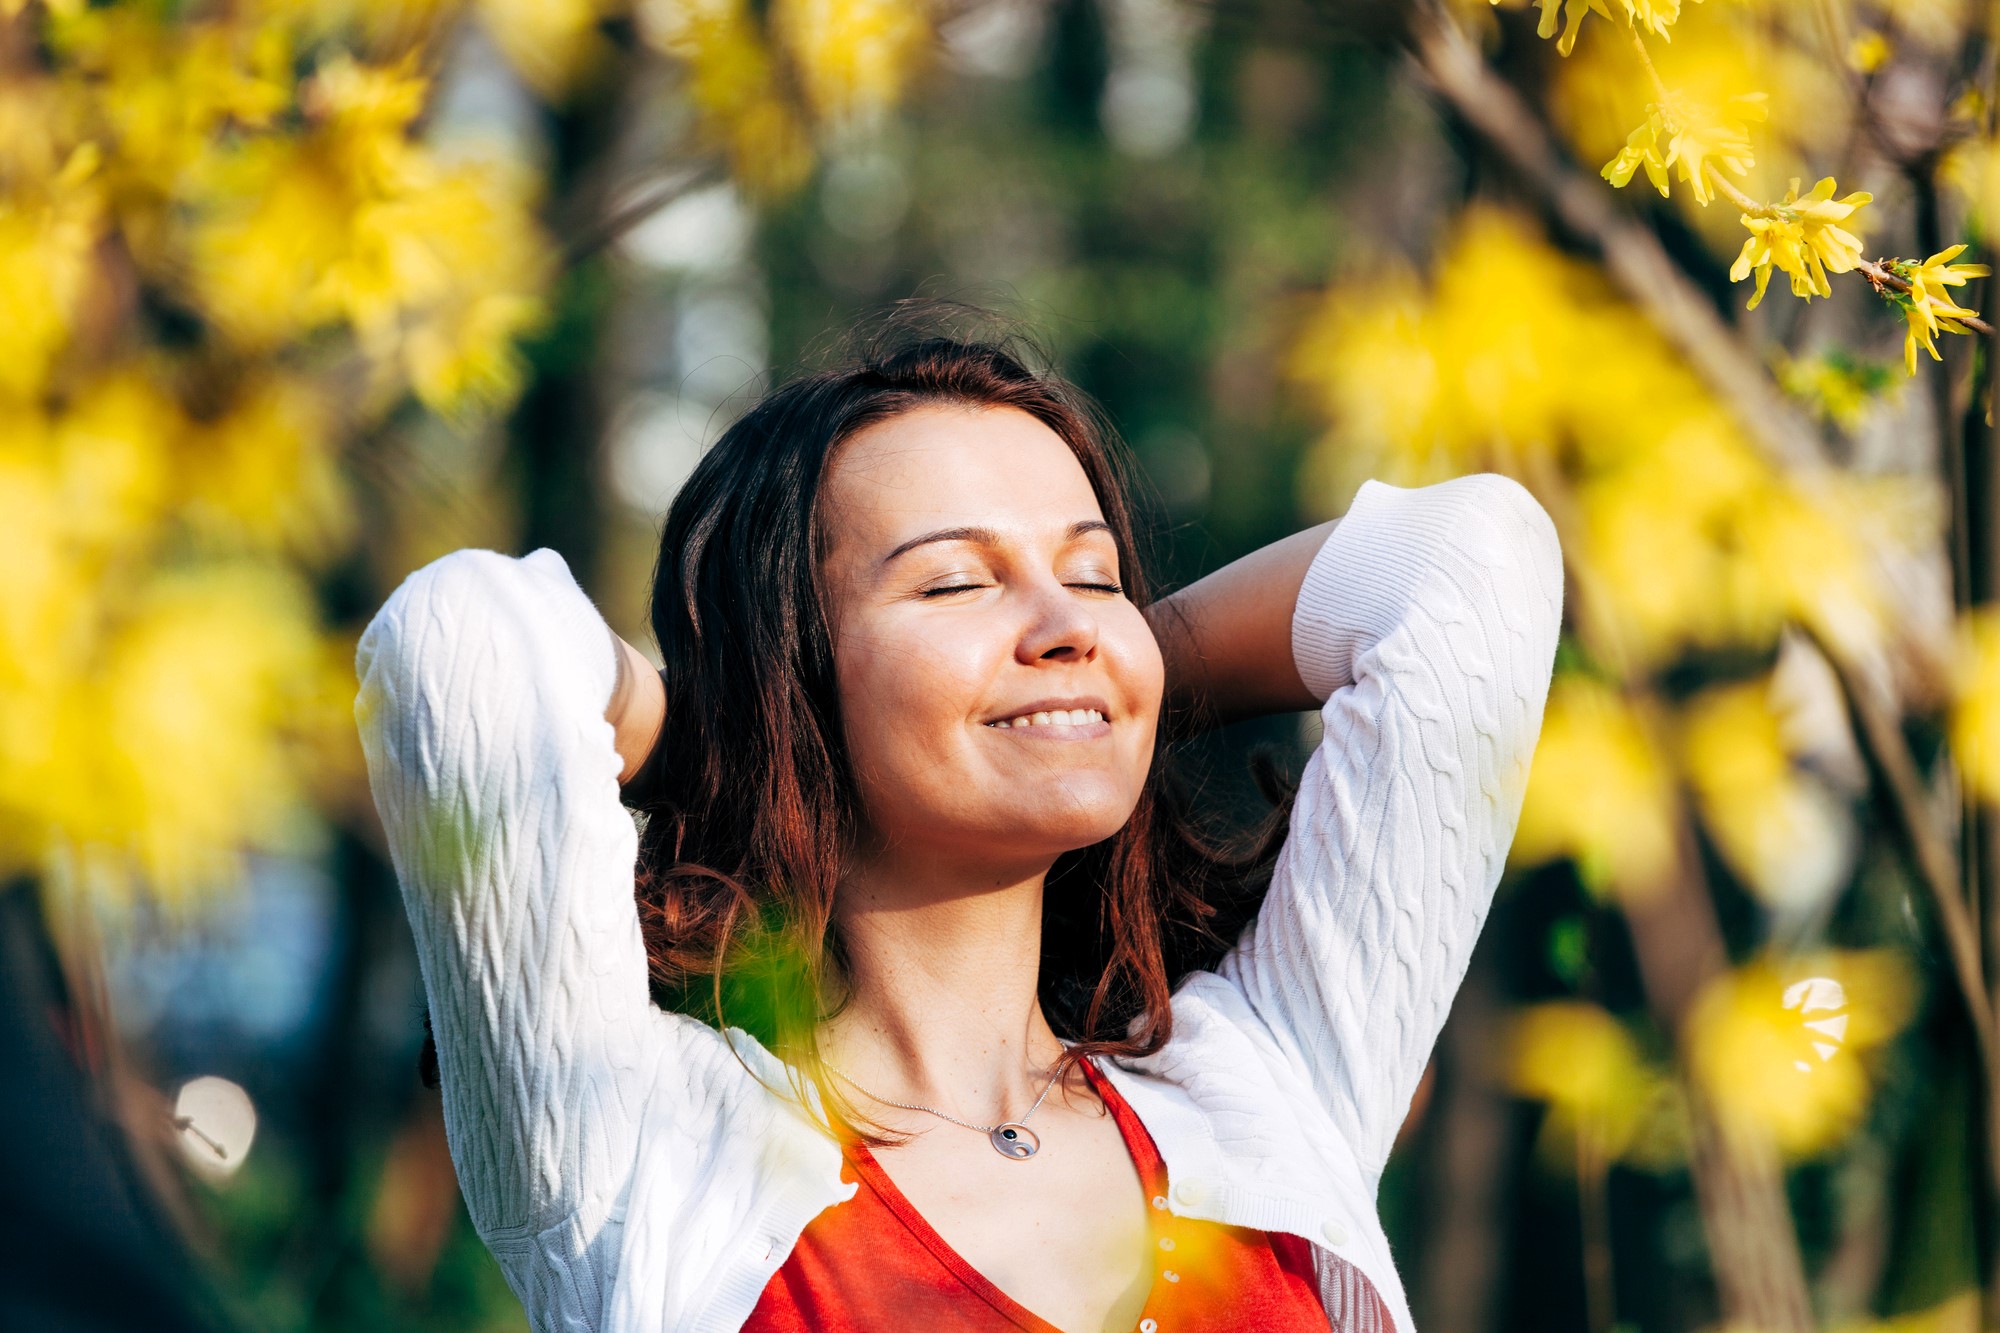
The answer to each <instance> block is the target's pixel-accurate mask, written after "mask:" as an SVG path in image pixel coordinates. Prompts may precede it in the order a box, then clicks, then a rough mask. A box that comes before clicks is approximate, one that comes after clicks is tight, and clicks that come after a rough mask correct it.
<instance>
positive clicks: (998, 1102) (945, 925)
mask: <svg viewBox="0 0 2000 1333" xmlns="http://www.w3.org/2000/svg"><path fill="white" fill-rule="evenodd" d="M1047 873H1048V867H1047V866H1041V867H1038V868H1035V869H1033V870H1032V872H1021V871H1014V872H997V873H996V872H995V871H994V870H993V869H992V868H991V867H982V868H966V867H952V866H947V865H941V864H938V863H935V862H929V863H924V862H917V861H913V860H910V859H891V858H889V857H886V856H878V857H874V858H871V859H870V861H869V862H868V864H866V865H865V866H862V867H860V868H858V869H856V870H854V871H852V872H850V873H849V875H848V876H847V877H845V878H844V879H843V880H842V882H841V886H840V892H839V897H838V899H837V901H836V904H835V912H834V915H835V919H836V921H837V922H838V924H839V928H840V931H841V938H842V941H843V943H844V945H845V948H846V953H847V983H848V988H847V1002H846V1004H845V1006H844V1007H843V1008H842V1009H841V1012H840V1013H839V1014H838V1015H837V1016H836V1017H835V1018H833V1019H832V1020H830V1021H829V1022H828V1023H827V1024H826V1026H825V1028H824V1029H823V1030H822V1034H821V1042H822V1047H821V1048H822V1050H823V1051H824V1052H825V1054H826V1056H827V1058H828V1059H829V1060H831V1061H832V1062H833V1063H834V1064H835V1065H837V1066H838V1067H839V1068H840V1069H841V1070H842V1071H844V1072H845V1073H846V1074H847V1075H849V1076H850V1077H851V1078H852V1079H853V1080H854V1081H855V1082H856V1083H858V1084H859V1085H860V1086H861V1087H862V1088H866V1089H867V1090H868V1092H870V1093H875V1094H878V1095H879V1096H882V1097H887V1098H891V1099H894V1100H896V1101H900V1102H911V1103H915V1104H918V1105H923V1106H929V1107H933V1108H935V1109H937V1110H940V1111H945V1112H948V1113H950V1114H952V1115H955V1116H958V1117H959V1118H960V1119H964V1120H970V1121H974V1122H975V1123H978V1124H995V1123H998V1122H999V1121H1001V1120H1004V1119H1009V1118H1015V1117H1019V1116H1021V1115H1023V1114H1025V1113H1026V1112H1027V1110H1028V1107H1029V1104H1030V1103H1032V1102H1033V1100H1034V1098H1035V1096H1036V1095H1037V1094H1038V1093H1040V1092H1041V1090H1042V1087H1043V1084H1044V1083H1045V1082H1046V1081H1047V1079H1048V1077H1049V1073H1050V1071H1051V1070H1052V1069H1053V1067H1054V1065H1055V1062H1056V1060H1057V1059H1058V1058H1060V1056H1061V1054H1062V1044H1061V1043H1060V1042H1059V1041H1058V1040H1057V1039H1056V1036H1055V1033H1054V1032H1053V1031H1051V1030H1050V1028H1049V1025H1048V1021H1047V1020H1046V1019H1045V1018H1044V1017H1043V1016H1042V1007H1041V1002H1040V1001H1039V999H1038V998H1037V995H1036V983H1037V981H1038V980H1039V978H1040V973H1041V952H1042V885H1043V880H1044V878H1045V877H1046V875H1047ZM848 1091H849V1092H853V1091H854V1089H853V1088H851V1087H850V1088H849V1089H848ZM855 1101H856V1106H857V1108H858V1109H859V1110H860V1111H862V1113H863V1114H871V1115H872V1114H875V1113H877V1112H879V1111H880V1110H881V1108H880V1107H879V1105H877V1104H876V1103H874V1102H873V1101H871V1099H870V1098H868V1097H866V1096H857V1097H856V1099H855Z"/></svg>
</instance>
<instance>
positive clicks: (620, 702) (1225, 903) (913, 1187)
mask: <svg viewBox="0 0 2000 1333" xmlns="http://www.w3.org/2000/svg"><path fill="white" fill-rule="evenodd" d="M1118 458H1119V455H1118V454H1117V452H1116V449H1115V446H1114V444H1113V442H1112V441H1111V439H1110V437H1109V436H1108V434H1107V433H1106V432H1104V431H1103V430H1101V429H1100V428H1099V427H1098V426H1097V425H1096V424H1095V420H1094V418H1093V417H1092V415H1091V414H1090V413H1089V412H1088V410H1087V409H1086V408H1085V407H1083V406H1082V405H1081V403H1080V402H1079V401H1078V399H1077V397H1076V395H1075V394H1074V392H1073V391H1071V390H1069V389H1068V388H1067V387H1066V386H1064V385H1063V384H1062V382H1061V381H1060V380H1059V379H1058V378H1056V377H1055V376H1053V375H1052V374H1049V373H1046V372H1037V371H1035V370H1033V369H1031V368H1030V366H1029V363H1028V362H1027V361H1026V359H1025V358H1024V357H1022V356H1021V355H1019V354H1018V351H1017V349H1011V348H1008V347H1004V346H996V345H987V344H979V343H964V342H957V341H953V340H951V339H948V338H937V337H931V338H917V339H913V340H906V341H904V342H901V343H893V344H888V345H878V346H876V347H873V348H870V349H866V350H864V351H863V352H862V353H861V354H859V355H858V356H857V357H856V358H855V360H854V361H853V363H852V364H850V365H847V366H845V367H843V368H841V369H838V370H835V371H829V372H824V373H820V374H816V375H813V376H810V377H807V378H804V379H801V380H798V381H795V382H793V383H791V384H788V385H786V386H784V387H782V388H779V389H778V390H776V391H774V392H773V393H772V394H770V395H769V396H768V397H766V398H765V399H764V400H763V401H762V402H761V403H759V404H758V405H757V406H756V407H755V408H753V409H752V410H751V411H750V412H749V413H748V414H746V415H745V416H744V417H743V419H742V420H740V421H739V422H738V423H737V424H736V425H735V426H734V427H732V428H731V429H730V431H729V432H728V433H727V434H726V435H725V436H724V438H723V439H722V440H721V441H720V442H719V443H718V444H717V445H716V447H715V448H714V449H713V450H711V451H710V453H709V454H708V455H707V456H706V457H705V458H704V459H703V461H702V463H701V465H700V466H699V467H698V468H697V469H696V470H695V472H694V474H693V476H692V477H691V478H690V479H689V481H688V483H687V485H686V486H685V488H684V489H683V490H682V492H681V493H680V495H679V496H678V497H677V498H676V500H675V501H674V504H673V506H672V509H671V511H670V512H669V514H668V515H667V519H666V522H665V524H664V527H663V531H662V537H661V546H660V563H659V569H658V574H657V578H656V582H655V587H654V596H653V629H654V633H655V635H656V637H657V638H658V641H659V644H660V649H661V654H662V657H663V659H664V663H665V665H664V668H663V669H662V670H661V671H660V672H659V673H657V674H655V673H653V672H652V671H651V670H650V669H649V668H647V667H646V666H645V664H644V659H643V658H641V657H640V656H639V654H638V653H637V652H636V651H635V650H633V649H632V648H631V647H630V646H629V645H626V644H623V643H620V642H618V641H617V640H616V639H615V638H613V637H612V636H611V635H610V632H609V631H608V630H607V629H606V628H605V626H604V623H603V621H602V619H601V618H600V617H599V616H598V615H597V612H596V611H595V609H594V608H593V607H592V606H591V605H590V603H589V601H588V600H587V599H586V598H585V597H584V596H583V594H582V593H581V591H580V590H579V589H578V588H577V587H576V585H575V583H574V581H573V580H571V579H570V578H569V575H568V571H567V570H566V569H565V568H564V567H563V565H562V563H561V561H560V560H559V559H558V558H557V557H555V556H554V555H553V554H552V553H549V552H537V553H535V554H534V555H531V556H529V557H527V558H526V559H524V560H519V561H515V560H509V559H506V558H504V557H501V556H497V555H493V554H491V553H485V552H460V553H459V554H457V555H454V556H450V557H447V558H446V559H444V560H442V561H439V562H437V563H436V564H434V565H432V566H430V567H428V568H426V569H425V570H422V571H419V572H418V573H417V574H415V575H413V576H412V577H411V579H410V580H409V581H408V582H406V583H405V585H404V586H403V587H402V588H401V589H399V590H398V592H397V593H396V595H395V596H394V597H393V598H392V599H391V600H390V602H389V604H388V605H387V606H385V607H384V608H383V611H382V612H381V614H380V615H379V616H378V617H377V618H376V621H375V623H374V624H373V625H371V627H370V629H369V632H368V634H367V635H366V636H364V639H363V642H362V646H361V655H360V665H361V674H362V694H361V699H360V702H359V705H358V710H359V716H360V719H361V725H362V732H363V739H364V743H365V745H366V748H367V752H368V758H369V766H370V775H371V779H372V781H373V783H374V787H375V792H376V799H377V802H378V805H379V806H380V808H381V810H382V814H383V819H384V823H385V826H386V827H387V830H388V833H389V839H390V845H391V847H392V849H393V851H394V853H395V857H396V863H397V868H398V872H399V875H400V877H401V880H402V883H403V887H404V893H405V898H406V902H407V904H408V907H409V910H410V917H411V922H412V925H413V928H414V930H415V933H416V936H417V941H418V946H419V953H420V957H421V958H422V960H423V966H424V977H425V984H426V987H427V990H428V994H429V997H430V1002H431V1005H432V1010H433V1014H434V1017H435V1021H436V1024H437V1034H438V1037H437V1040H438V1053H439V1060H440V1069H441V1073H442V1080H443V1087H444V1093H445V1108H446V1119H447V1124H448V1126H449V1128H450V1131H451V1142H452V1151H453V1158H454V1161H455V1162H456V1163H457V1166H458V1170H459V1177H460V1183H461V1186H462V1187H463V1189H464V1191H465V1194H466V1198H467V1201H468V1204H469V1206H470V1208H471V1210H472V1215H473V1218H474V1221H475V1222H476V1224H477V1225H478V1227H479V1229H480V1233H481V1235H482V1236H483V1237H484V1238H485V1239H486V1241H487V1243H488V1245H489V1246H490V1247H491V1248H492V1249H493V1252H494V1253H495V1255H496V1256H498V1257H499V1259H500V1261H501V1263H502V1265H503V1267H504V1268H505V1269H506V1270H507V1273H508V1276H509V1279H510V1281H511V1282H512V1283H513V1284H514V1287H515V1290H516V1291H517V1292H519V1293H520V1294H521V1296H522V1298H523V1300H524V1302H525V1303H526V1304H527V1306H528V1308H529V1311H530V1314H531V1316H532V1317H533V1318H534V1320H535V1322H536V1325H537V1327H538V1328H547V1329H555V1328H563V1329H572V1328H589V1329H647V1330H655V1329H662V1330H663V1329H703V1330H706V1329H720V1330H732V1329H752V1330H758V1331H759V1333H773V1331H775V1330H849V1329H853V1330H861V1329H880V1328H885V1327H924V1328H932V1327H935V1328H948V1329H964V1330H985V1329H994V1330H1001V1329H1028V1330H1035V1331H1036V1333H1049V1331H1050V1330H1054V1329H1069V1330H1073V1331H1075V1333H1081V1331H1082V1330H1099V1329H1104V1330H1112V1329H1132V1328H1136V1329H1139V1330H1141V1333H1160V1331H1162V1330H1164V1331H1165V1333H1183V1330H1188V1331H1192V1330H1222V1329H1238V1328H1247V1327H1255V1328H1259V1329H1275V1330H1289V1329H1304V1328H1326V1327H1328V1326H1332V1327H1336V1328H1341V1329H1352V1330H1365V1331H1367V1333H1374V1331H1375V1330H1381V1329H1388V1328H1401V1329H1407V1328H1408V1326H1409V1324H1408V1310H1407V1306H1406V1305H1405V1302H1404V1299H1403V1295H1402V1291H1401V1288H1400V1286H1399V1284H1398V1282H1397V1279H1396V1273H1395V1269H1394V1266H1393V1263H1392V1262H1391V1260H1390V1258H1389V1254H1388V1247H1387V1242H1386V1239H1385V1238H1384V1236H1383V1234H1382V1230H1381V1226H1380V1224H1379V1222H1378V1221H1377V1219H1376V1217H1375V1212H1374V1206H1373V1205H1374V1194H1375V1187H1376V1184H1377V1182H1378V1181H1379V1178H1380V1175H1381V1171H1382V1167H1383V1164H1384V1163H1385V1162H1386V1160H1387V1157H1388V1151H1389V1146H1390V1144H1391V1142H1392V1139H1393V1134H1394V1131H1395V1127H1396V1125H1397V1123H1398V1122H1399V1121H1400V1119H1401V1117H1402V1114H1403V1111H1404V1109H1405V1108H1406V1106H1407V1104H1408V1101H1409V1098H1410V1095H1411V1093H1412V1091H1413V1090H1414V1088H1415V1085H1416V1080H1417V1078H1418V1076H1419V1074H1420V1073H1421V1071H1422V1069H1423V1066H1424V1063H1425V1060H1426V1058H1427V1056H1428V1053H1429V1050H1430V1047H1431V1044H1432V1043H1433V1041H1434V1040H1435V1038H1436V1035H1437V1031H1438V1028H1439V1026H1440V1025H1441V1024H1442V1021H1443V1017H1444V1014H1445V1011H1446V1009H1447V1008H1448V1007H1449V1004H1450V1000H1451V996H1452V994H1453V993H1454V992H1455V990H1456V989H1457V986H1458V982H1459V980H1460V978H1461V977H1462V975H1463V972H1464V968H1465V963H1466V959H1467V956H1468V954H1469V952H1470V949H1471V945H1472V942H1473V939H1474V938H1475V937H1476V935H1477V933H1478V930H1479V927H1480V924H1481V922H1482V921H1483V919H1484V916H1485V910H1486V906H1487V903H1488V901H1489V899H1490V895H1491V893H1492V890H1493V887H1494V884H1495V882H1496V881H1497V879H1498V876H1499V873H1500V868H1501V865H1502V863H1503V861H1504V859H1505V854H1506V848H1507V844H1508V842H1509V840H1510V838H1511V836H1512V832H1513V825H1514V821H1515V818H1516V816H1517V814H1518V811H1519V804H1520V797H1521V791H1522V785H1523V779H1524V777H1525V770H1526V763H1527V759H1528V756H1529V754H1530V753H1531V751H1532V748H1533V744H1534V739H1535V735H1536V732H1537V729H1538V727H1539V725H1540V717H1541V708H1542V701H1543V697H1544V694H1545V692H1546V689H1547V684H1548V677H1549V669H1550V664H1551V659H1552V656H1553V651H1554V643H1555V635H1556V631H1557V628H1558V625H1559V622H1560V619H1561V564H1560V558H1559V555H1558V553H1557V551H1556V547H1555V540H1554V536H1553V532H1552V530H1551V528H1550V525H1549V523H1548V520H1547V518H1546V516H1545V515H1543V514H1542V513H1541V511H1540V510H1539V509H1538V508H1537V507H1536V506H1535V504H1534V502H1533V501H1532V500H1531V499H1529V498H1528V497H1527V495H1526V493H1525V492H1523V491H1522V490H1521V489H1520V488H1519V487H1518V486H1515V485H1514V484H1513V483H1511V482H1507V481H1504V480H1502V479H1499V478H1493V477H1481V478H1468V479H1464V480H1461V481H1457V482H1451V483H1446V484H1445V485H1442V486H1436V487H1431V488H1428V489H1426V490H1420V491H1401V490H1396V489H1394V488H1391V487H1386V486H1380V485H1377V484H1374V483H1370V484H1369V485H1368V486H1366V487H1364V488H1363V490H1362V492H1361V494H1360V496H1359V497H1358V498H1357V500H1356V502H1355V505H1354V507H1353V509H1352V510H1351V511H1350V513H1349V515H1348V516H1347V518H1345V519H1344V520H1342V522H1341V523H1340V525H1339V526H1338V528H1337V529H1335V528H1333V526H1332V525H1327V526H1326V527H1321V528H1317V529H1313V530H1310V531H1307V532H1303V533H1300V534H1298V535H1297V536H1295V537H1292V538H1289V539H1287V540H1285V541H1283V542H1279V543H1277V544H1276V545H1274V546H1272V547H1269V548H1266V549H1265V550H1264V551H1261V552H1258V553H1256V554H1255V555H1253V556H1251V557H1248V558H1247V559H1245V560H1243V561H1239V562H1237V563H1236V564H1235V565H1232V566H1230V567H1228V568H1227V569H1224V570H1222V571H1219V572H1217V573H1216V574H1213V575H1211V576H1210V577H1208V578H1206V579H1204V580H1202V581H1200V582H1199V583H1196V584H1194V585H1192V586H1191V587H1189V588H1186V589H1183V590H1181V591H1180V592H1178V593H1176V594H1175V595H1173V596H1172V597H1169V598H1166V599H1164V600H1162V601H1159V602H1151V601H1149V599H1148V595H1147V588H1146V582H1145V579H1144V576H1143V571H1142V570H1141V569H1140V568H1139V567H1138V564H1137V561H1138V552H1137V549H1136V543H1135V539H1134V532H1133V520H1132V515H1131V509H1130V505H1129V503H1128V501H1127V498H1126V490H1125V487H1124V485H1123V483H1122V481H1121V478H1120V468H1119V466H1118ZM1313 707H1318V708H1320V709H1321V710H1322V716H1323V718H1324V721H1325V736H1326V740H1325V742H1324V743H1323V746H1322V748H1321V751H1320V753H1319V754H1318V755H1317V756H1315V758H1314V759H1313V761H1312V762H1311V764H1309V765H1308V767H1307V770H1306V773H1305V775H1304V777H1303V779H1302V782H1301V785H1300V788H1299V791H1298V794H1297V797H1296V802H1295V805H1294V806H1293V808H1292V811H1291V818H1290V827H1289V829H1288V830H1287V829H1286V827H1285V825H1284V823H1283V822H1282V821H1283V816H1282V814H1280V815H1279V816H1277V817H1276V818H1277V820H1278V822H1277V823H1274V825H1273V826H1272V827H1271V828H1269V829H1267V830H1265V831H1264V833H1265V836H1261V837H1260V836H1254V835H1253V836H1250V837H1248V838H1246V839H1245V840H1244V841H1243V843H1242V844H1241V845H1240V846H1239V847H1232V848H1224V847H1220V846H1217V845H1215V844H1214V843H1213V842H1212V841H1211V840H1210V839H1209V838H1208V837H1206V836H1205V835H1204V834H1203V833H1202V832H1201V829H1200V826H1199V825H1198V824H1197V822H1196V821H1195V820H1193V819H1192V818H1191V817H1190V814H1189V812H1188V811H1187V810H1186V809H1185V808H1183V807H1182V806H1181V805H1180V804H1179V803H1178V801H1177V798H1176V796H1175V794H1174V791H1175V789H1174V787H1173V786H1172V784H1171V783H1170V782H1168V781H1167V780H1166V774H1165V772H1164V768H1163V760H1162V758H1161V749H1160V747H1159V745H1158V744H1157V738H1158V736H1159V734H1160V732H1161V731H1162V729H1163V727H1164V728H1165V729H1166V730H1168V731H1169V732H1173V731H1176V730H1184V729H1186V728H1188V727H1191V726H1195V725H1200V724H1201V723H1202V722H1204V721H1217V720H1228V719H1231V718H1235V717H1241V716H1249V715H1254V714H1257V713H1265V712H1274V711H1282V710H1291V709H1304V708H1313ZM621 788H622V795H623V797H624V801H625V803H626V804H628V805H630V806H632V807H633V808H634V809H636V810H638V811H639V812H640V813H641V815H642V816H643V818H642V821H641V823H642V830H641V831H639V832H637V833H635V830H634V826H633V823H632V821H631V820H630V819H628V818H627V817H626V813H625V811H624V810H623V809H621V806H620V800H619V797H620V794H621ZM635 885H636V908H635V893H634V886H635ZM649 976H650V978H651V986H650V989H649V987H648V984H647V981H648V977H649Z"/></svg>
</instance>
